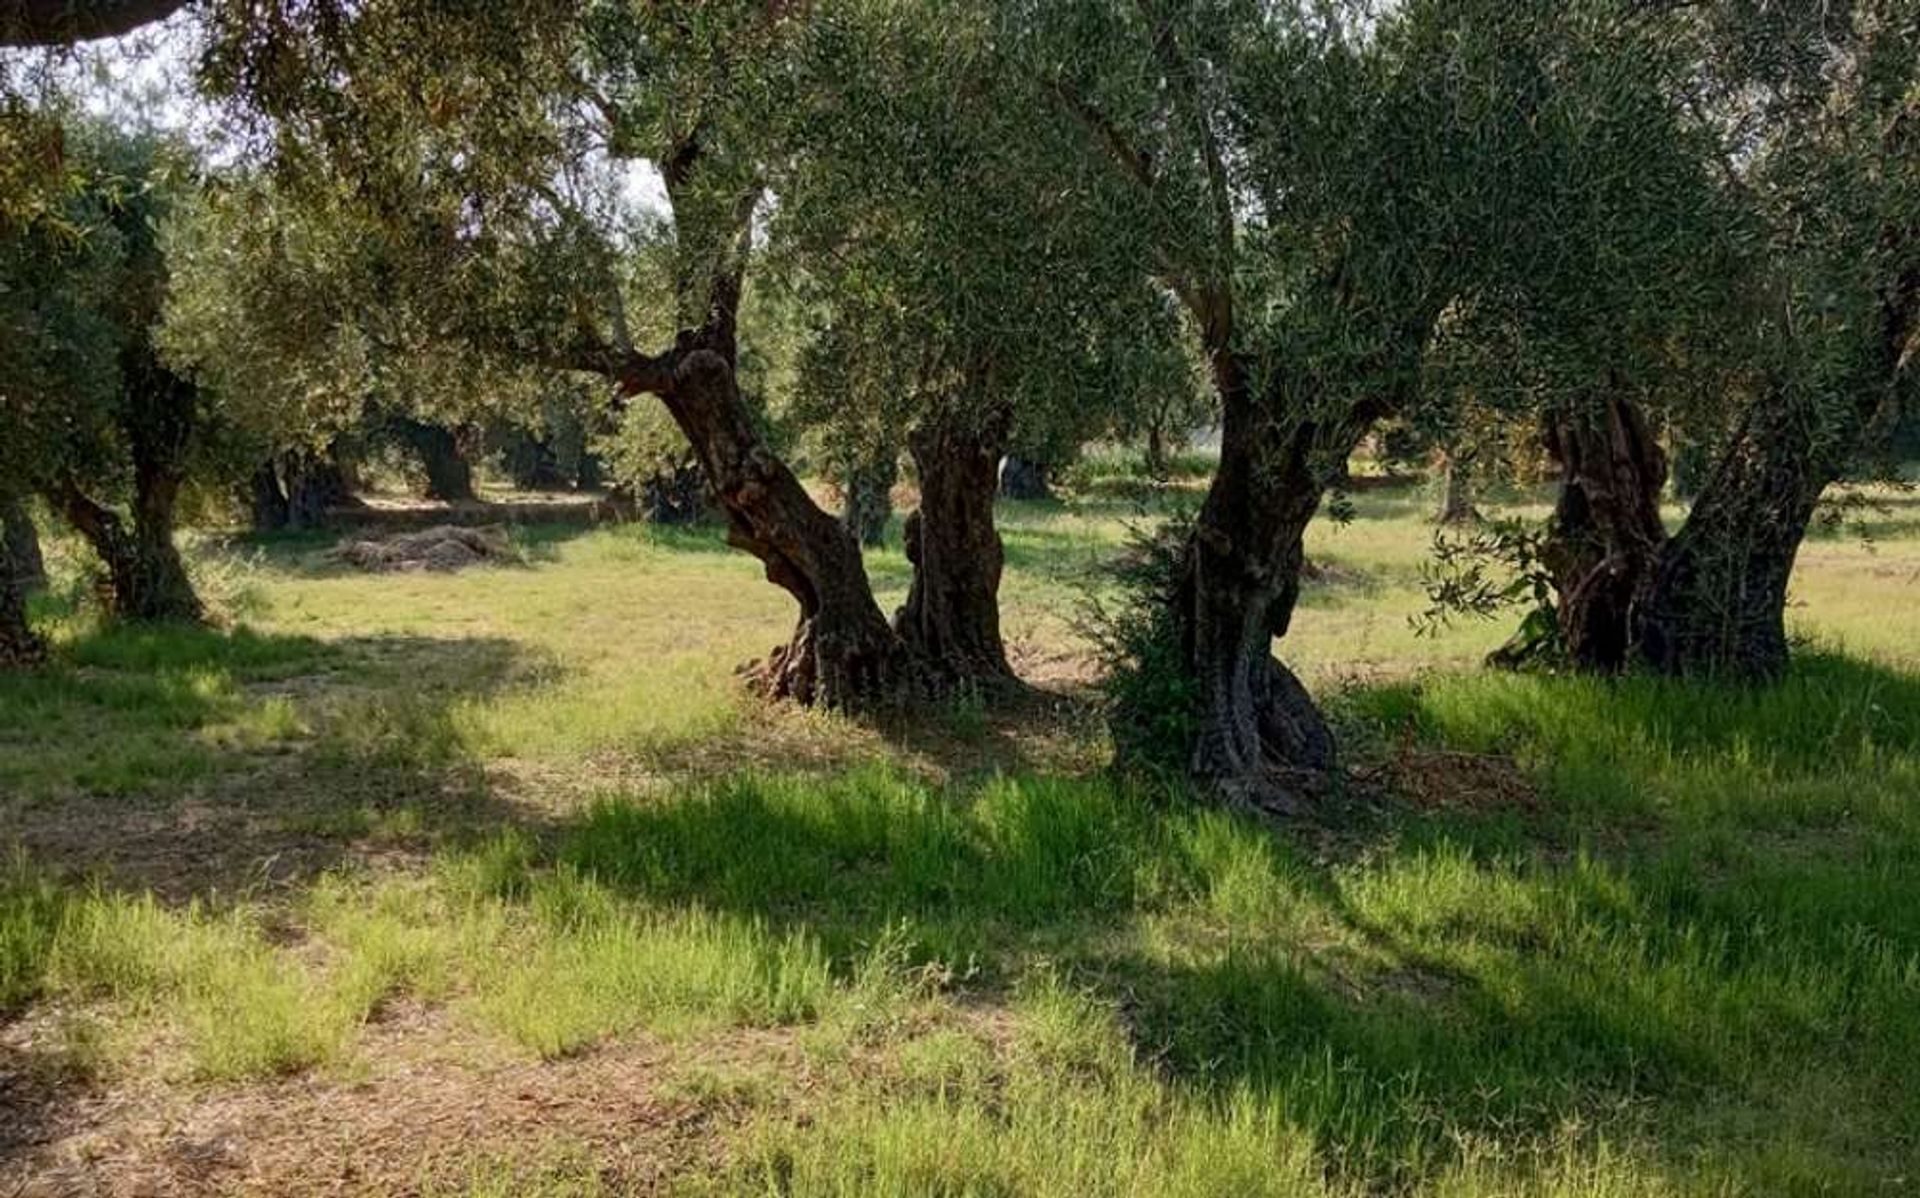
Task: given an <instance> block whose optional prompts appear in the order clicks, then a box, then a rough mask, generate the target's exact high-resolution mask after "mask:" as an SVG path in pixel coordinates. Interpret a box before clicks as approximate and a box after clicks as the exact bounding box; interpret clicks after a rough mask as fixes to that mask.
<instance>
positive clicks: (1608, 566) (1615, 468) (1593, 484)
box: [1543, 392, 1667, 673]
mask: <svg viewBox="0 0 1920 1198" xmlns="http://www.w3.org/2000/svg"><path fill="white" fill-rule="evenodd" d="M1545 432H1546V436H1545V440H1546V446H1547V452H1548V453H1549V454H1550V455H1552V457H1553V460H1554V462H1555V464H1557V465H1558V466H1559V468H1560V476H1561V485H1560V498H1559V500H1558V502H1557V503H1556V504H1555V507H1554V513H1553V521H1552V524H1551V526H1550V530H1549V533H1548V536H1547V541H1546V548H1545V551H1544V554H1543V556H1544V558H1545V563H1544V564H1545V565H1546V567H1547V569H1548V571H1549V572H1550V573H1551V574H1552V576H1553V581H1554V591H1555V594H1556V595H1557V597H1558V609H1557V611H1556V613H1555V614H1556V618H1557V622H1558V624H1559V629H1560V640H1561V647H1562V649H1563V651H1564V652H1565V654H1566V656H1567V659H1568V660H1569V661H1570V662H1571V663H1572V664H1573V666H1574V667H1575V668H1576V669H1581V670H1590V671H1596V672H1602V673H1611V672H1615V671H1618V670H1620V669H1622V668H1624V667H1625V666H1626V665H1627V663H1628V660H1629V656H1630V654H1631V651H1632V647H1633V639H1634V620H1635V611H1636V607H1637V605H1638V604H1639V603H1641V602H1642V601H1643V600H1644V598H1645V596H1646V593H1647V590H1648V588H1649V587H1650V585H1651V580H1652V577H1653V572H1654V568H1655V565H1656V563H1657V562H1658V561H1659V560H1660V555H1661V552H1662V549H1663V547H1664V546H1665V544H1666V540H1667V533H1666V528H1665V526H1664V525H1663V524H1662V523H1661V521H1660V489H1661V487H1662V486H1663V485H1664V484H1665V483H1666V477H1667V465H1666V455H1665V454H1664V453H1663V452H1661V449H1660V444H1659V442H1658V440H1656V439H1655V437H1654V435H1653V432H1652V430H1651V429H1649V428H1648V427H1647V422H1646V419H1645V417H1644V416H1642V415H1641V413H1640V411H1639V409H1638V407H1637V406H1636V405H1634V404H1633V403H1632V402H1631V401H1630V400H1628V399H1626V398H1624V397H1622V396H1620V395H1618V394H1617V393H1612V392H1610V393H1609V394H1608V395H1607V396H1606V397H1605V398H1603V399H1599V400H1596V401H1595V402H1593V403H1592V404H1583V405H1572V406H1569V407H1565V408H1561V409H1559V410H1556V411H1554V412H1551V413H1549V414H1548V416H1547V418H1546V430H1545Z"/></svg>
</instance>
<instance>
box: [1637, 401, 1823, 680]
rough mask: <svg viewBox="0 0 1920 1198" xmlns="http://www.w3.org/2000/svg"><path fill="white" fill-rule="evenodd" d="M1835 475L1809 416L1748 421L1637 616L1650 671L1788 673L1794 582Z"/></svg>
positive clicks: (1764, 413) (1757, 415)
mask: <svg viewBox="0 0 1920 1198" xmlns="http://www.w3.org/2000/svg"><path fill="white" fill-rule="evenodd" d="M1829 474H1830V471H1828V470H1827V469H1825V468H1824V466H1823V464H1822V454H1821V453H1820V452H1819V451H1818V450H1817V449H1816V448H1815V446H1814V444H1813V437H1812V422H1811V421H1809V420H1808V419H1806V418H1805V413H1804V412H1798V413H1797V412H1796V411H1795V410H1794V408H1793V407H1792V406H1791V405H1789V404H1787V403H1785V402H1782V403H1779V404H1763V405H1761V406H1760V407H1759V408H1757V409H1756V410H1755V411H1754V412H1752V413H1751V414H1750V416H1749V423H1748V425H1747V427H1745V428H1743V429H1741V430H1739V431H1738V432H1737V433H1736V435H1735V436H1734V438H1733V439H1732V441H1731V442H1730V443H1729V445H1728V447H1727V449H1726V450H1725V451H1723V453H1722V454H1721V456H1720V459H1719V461H1718V463H1717V464H1716V466H1715V468H1714V471H1713V473H1712V474H1711V475H1710V476H1709V477H1708V479H1707V482H1706V485H1705V486H1704V487H1703V488H1702V489H1701V491H1700V496H1699V498H1698V499H1697V500H1695V502H1694V505H1693V510H1692V511H1691V512H1690V513H1689V514H1688V516H1687V521H1686V523H1685V524H1684V525H1683V526H1682V527H1681V529H1680V531H1679V533H1678V534H1676V535H1675V536H1674V538H1673V540H1672V541H1671V542H1669V543H1668V545H1667V548H1666V551H1665V552H1664V553H1663V554H1662V555H1661V558H1660V563H1659V567H1658V569H1657V570H1656V571H1655V573H1654V575H1653V577H1652V579H1651V583H1650V586H1649V589H1648V594H1647V597H1646V599H1645V601H1644V602H1643V603H1642V604H1641V605H1640V608H1639V610H1638V612H1637V613H1636V620H1635V628H1634V631H1635V636H1636V641H1637V649H1638V654H1639V657H1640V658H1641V659H1642V660H1643V661H1644V662H1645V663H1646V664H1647V665H1648V666H1650V667H1651V668H1653V669H1655V670H1657V671H1659V672H1661V673H1664V674H1699V675H1706V676H1712V677H1725V678H1731V679H1740V680H1748V681H1765V680H1768V679H1772V678H1776V677H1778V676H1779V675H1780V674H1781V673H1782V672H1783V671H1785V669H1786V666H1787V629H1786V610H1787V584H1788V582H1789V581H1790V580H1791V578H1792V576H1793V563H1794V558H1795V556H1796V555H1797V554H1798V552H1799V548H1800V542H1801V541H1802V540H1803V539H1804V538H1805V537H1806V534H1807V526H1808V525H1809V524H1810V523H1811V522H1812V520H1813V513H1814V509H1815V507H1816V506H1817V505H1818V503H1819V501H1820V493H1821V491H1822V490H1824V489H1825V488H1826V485H1827V483H1828V482H1829V481H1831V480H1830V477H1829Z"/></svg>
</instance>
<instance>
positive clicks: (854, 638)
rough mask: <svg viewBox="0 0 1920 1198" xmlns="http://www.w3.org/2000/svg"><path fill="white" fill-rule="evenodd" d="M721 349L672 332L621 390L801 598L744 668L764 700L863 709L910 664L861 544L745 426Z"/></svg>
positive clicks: (902, 683)
mask: <svg viewBox="0 0 1920 1198" xmlns="http://www.w3.org/2000/svg"><path fill="white" fill-rule="evenodd" d="M727 344H728V343H727V342H726V341H725V340H724V339H721V340H720V346H721V349H719V350H717V349H715V348H712V347H709V346H707V345H705V344H702V339H701V337H700V336H698V335H683V337H682V338H681V346H680V347H679V348H678V349H676V350H675V351H674V352H672V353H670V354H668V355H666V356H665V357H663V358H660V359H652V358H647V359H640V358H636V359H635V361H634V362H633V363H632V364H631V365H630V368H629V369H628V370H626V371H625V372H623V377H622V380H621V382H622V385H623V386H624V388H625V389H626V390H627V391H629V392H639V391H650V392H652V393H654V394H655V395H658V396H659V397H660V399H661V401H662V402H663V403H665V404H666V406H667V409H668V411H669V412H670V413H671V414H672V415H673V418H674V420H675V422H676V423H677V424H678V425H679V426H680V429H681V431H682V432H684V433H685V434H686V436H687V440H688V441H689V442H690V443H691V444H692V445H693V447H694V451H695V452H696V453H697V454H698V455H699V457H700V465H701V467H702V468H703V469H704V470H705V471H706V475H707V481H708V482H709V484H710V485H711V486H712V487H713V491H714V495H715V498H717V499H718V500H719V502H720V506H721V507H722V509H723V510H724V511H725V512H726V516H727V541H728V543H729V544H731V545H733V546H735V547H736V548H739V549H743V550H745V551H747V552H748V553H751V554H753V555H754V556H755V557H757V558H759V559H760V561H761V563H762V564H763V565H764V567H765V569H766V575H767V579H768V581H770V582H773V583H775V584H777V585H778V586H780V587H781V588H782V589H784V590H785V591H786V592H787V593H788V594H790V595H792V596H793V598H794V601H795V602H797V603H798V604H799V605H800V619H799V622H798V624H797V625H796V626H795V628H794V631H793V636H792V638H791V639H789V640H788V642H787V643H786V644H785V645H782V646H780V647H779V648H777V649H775V650H774V651H773V653H772V654H771V655H770V656H769V657H768V659H767V660H766V661H764V662H760V663H757V664H756V665H755V666H754V667H752V669H751V671H750V674H751V677H752V679H753V681H754V683H755V685H756V686H757V688H758V689H759V690H760V691H762V692H763V693H764V694H766V695H767V696H769V697H772V698H780V699H791V700H793V701H795V702H798V703H803V704H808V705H813V706H820V707H829V708H863V707H871V706H874V705H876V704H882V703H886V702H888V701H891V700H894V699H897V698H900V697H903V696H904V692H905V689H906V687H907V686H908V679H909V676H910V671H909V670H908V669H907V668H906V654H905V653H904V652H903V650H902V647H901V644H900V641H899V638H898V637H896V636H895V635H894V633H893V630H892V629H891V628H889V627H888V626H887V621H886V618H885V617H884V616H883V615H881V613H880V606H879V604H877V603H876V602H874V598H873V588H872V586H871V585H870V584H869V583H868V581H867V573H866V567H865V565H864V564H863V563H862V562H861V560H860V547H859V546H858V545H857V544H855V543H854V539H853V537H852V536H851V535H850V534H849V533H848V532H847V530H846V529H845V528H844V527H843V526H842V525H841V523H840V522H839V521H838V520H836V519H835V518H834V517H833V516H831V515H829V514H828V513H827V512H825V511H822V510H821V508H820V507H819V505H818V504H816V503H814V501H813V499H812V497H811V496H809V495H808V494H807V491H806V488H804V487H802V486H801V485H800V480H799V479H797V478H795V477H794V474H793V472H792V471H791V470H789V469H788V468H787V466H786V463H784V462H782V461H781V460H780V458H779V456H778V455H776V454H775V453H774V452H773V451H772V449H771V448H770V447H768V446H767V445H766V443H765V442H764V441H762V440H761V438H760V435H759V433H758V432H757V431H756V430H755V427H754V423H753V419H752V414H751V412H750V411H749V410H748V408H747V405H746V403H745V402H744V401H743V400H742V399H741V396H740V389H739V386H738V384H737V382H736V381H735V378H734V372H733V366H732V364H731V362H730V361H729V359H728V357H727V356H725V354H724V353H723V352H722V350H724V348H726V347H727Z"/></svg>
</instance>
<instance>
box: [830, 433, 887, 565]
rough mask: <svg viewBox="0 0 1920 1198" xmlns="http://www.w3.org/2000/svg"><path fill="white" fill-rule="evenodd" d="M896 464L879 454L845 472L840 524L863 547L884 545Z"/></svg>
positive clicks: (881, 452) (868, 457) (884, 454)
mask: <svg viewBox="0 0 1920 1198" xmlns="http://www.w3.org/2000/svg"><path fill="white" fill-rule="evenodd" d="M899 478H900V463H899V460H898V459H897V458H896V457H895V455H894V453H893V451H892V450H890V449H889V450H881V451H879V452H876V453H874V454H872V455H870V456H867V457H865V458H863V459H862V460H860V461H856V462H855V463H853V465H852V466H851V467H850V468H849V469H848V470H847V477H846V483H845V486H844V488H843V489H844V491H845V495H844V497H843V502H842V504H841V509H840V522H841V523H842V524H844V525H846V527H847V531H848V532H850V533H852V534H853V537H854V539H855V540H857V541H859V542H860V544H862V545H864V546H869V547H872V546H878V545H881V544H884V543H885V541H886V536H887V522H888V521H889V520H891V519H893V484H894V483H895V482H897V481H898V480H899Z"/></svg>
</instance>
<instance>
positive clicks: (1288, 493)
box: [1175, 353, 1337, 812]
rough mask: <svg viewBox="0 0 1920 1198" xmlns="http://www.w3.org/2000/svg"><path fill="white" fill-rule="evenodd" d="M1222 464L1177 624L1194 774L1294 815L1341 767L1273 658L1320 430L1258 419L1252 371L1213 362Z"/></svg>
mask: <svg viewBox="0 0 1920 1198" xmlns="http://www.w3.org/2000/svg"><path fill="white" fill-rule="evenodd" d="M1214 374H1215V380H1216V386H1218V387H1219V389H1220V392H1221V395H1222V401H1223V402H1222V405H1221V406H1222V412H1223V427H1222V434H1221V456H1220V466H1219V469H1218V471H1217V472H1216V473H1215V475H1214V479H1213V485H1212V486H1211V487H1210V488H1209V489H1208V491H1207V498H1206V500H1205V502H1204V503H1203V504H1202V506H1201V509H1200V514H1199V517H1198V518H1197V520H1196V522H1195V524H1194V529H1193V534H1192V537H1191V538H1190V540H1189V541H1188V544H1187V547H1186V549H1185V553H1184V557H1185V561H1184V565H1183V570H1182V577H1181V583H1180V588H1179V607H1178V611H1177V613H1176V620H1175V625H1176V627H1177V629H1178V635H1179V637H1180V653H1181V657H1182V660H1183V661H1184V662H1185V664H1186V669H1187V673H1188V680H1189V682H1190V683H1191V684H1192V686H1193V687H1194V690H1195V706H1194V712H1193V716H1194V720H1195V735H1194V739H1193V746H1192V751H1191V757H1190V760H1189V763H1188V772H1189V774H1190V775H1191V776H1192V777H1193V778H1194V779H1195V780H1196V781H1198V782H1199V783H1201V784H1202V785H1203V786H1207V787H1209V788H1211V789H1212V790H1214V791H1215V792H1216V793H1217V794H1218V795H1220V797H1222V798H1223V799H1224V800H1226V801H1227V802H1228V803H1230V804H1232V805H1236V806H1243V807H1249V808H1257V809H1263V810H1269V811H1279V812H1289V811H1292V810H1294V809H1296V808H1297V807H1298V806H1300V804H1301V803H1302V801H1303V797H1304V795H1305V794H1306V793H1307V792H1309V791H1311V790H1313V789H1314V788H1316V787H1317V786H1318V785H1319V782H1320V779H1321V778H1322V776H1323V775H1325V774H1327V773H1329V772H1330V771H1332V770H1333V769H1334V768H1335V766H1336V764H1337V756H1336V752H1335V747H1334V740H1333V734H1332V732H1331V730H1330V729H1329V728H1328V727H1327V724H1326V721H1325V720H1324V719H1323V718H1322V716H1321V714H1320V711H1319V709H1318V708H1317V707H1316V706H1315V705H1314V702H1313V699H1312V696H1311V695H1309V694H1308V693H1307V690H1306V688H1305V687H1304V686H1303V685H1301V683H1300V680H1299V679H1298V678H1297V677H1295V676H1294V674H1293V673H1292V671H1290V670H1288V669H1287V667H1286V666H1285V665H1283V664H1281V662H1280V661H1279V660H1278V659H1277V658H1275V657H1274V653H1273V642H1274V640H1275V638H1277V637H1282V636H1285V635H1286V632H1287V628H1288V626H1289V624H1290V623H1291V622H1292V618H1293V607H1294V603H1295V602H1296V601H1297V599H1298V598H1299V594H1300V570H1301V567H1302V565H1303V563H1304V561H1305V557H1306V554H1305V549H1304V546H1303V537H1304V535H1305V533H1306V528H1307V525H1308V523H1309V522H1310V521H1311V520H1312V519H1313V515H1314V513H1315V511H1317V510H1318V509H1319V506H1320V500H1321V497H1322V496H1323V494H1324V493H1325V490H1326V483H1325V480H1324V479H1323V478H1321V477H1319V475H1318V473H1317V472H1316V469H1315V466H1314V454H1313V449H1314V440H1315V437H1316V433H1317V430H1316V428H1315V426H1314V425H1313V424H1311V423H1310V422H1296V423H1294V424H1292V425H1291V426H1289V427H1287V428H1284V429H1283V428H1281V427H1279V426H1278V425H1277V424H1276V423H1275V422H1272V421H1265V420H1261V419H1259V418H1258V413H1256V411H1255V410H1254V409H1255V404H1254V402H1253V398H1252V396H1251V395H1250V394H1249V386H1250V382H1249V379H1248V377H1247V369H1246V366H1245V364H1244V363H1243V362H1241V361H1240V360H1239V359H1238V358H1237V356H1232V355H1227V354H1224V353H1222V354H1218V355H1216V360H1215V367H1214Z"/></svg>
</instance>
